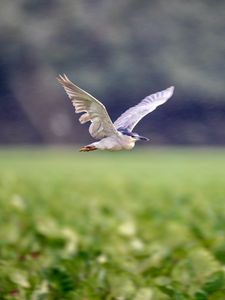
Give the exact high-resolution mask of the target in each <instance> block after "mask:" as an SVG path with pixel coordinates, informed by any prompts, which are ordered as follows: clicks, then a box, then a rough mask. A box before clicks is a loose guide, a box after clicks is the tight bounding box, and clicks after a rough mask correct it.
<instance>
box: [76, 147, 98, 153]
mask: <svg viewBox="0 0 225 300" xmlns="http://www.w3.org/2000/svg"><path fill="white" fill-rule="evenodd" d="M94 150H97V148H96V147H95V146H84V147H82V148H80V152H89V151H94Z"/></svg>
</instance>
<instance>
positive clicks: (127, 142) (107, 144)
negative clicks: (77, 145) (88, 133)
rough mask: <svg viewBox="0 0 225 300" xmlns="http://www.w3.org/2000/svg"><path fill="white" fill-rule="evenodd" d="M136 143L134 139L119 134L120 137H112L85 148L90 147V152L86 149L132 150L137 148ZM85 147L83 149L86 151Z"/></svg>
mask: <svg viewBox="0 0 225 300" xmlns="http://www.w3.org/2000/svg"><path fill="white" fill-rule="evenodd" d="M135 141H136V140H135V139H134V138H132V137H130V136H127V135H123V134H122V133H119V134H118V135H112V136H110V137H106V138H103V139H102V140H100V141H99V142H94V143H92V144H90V145H88V146H85V147H90V148H89V149H90V150H88V148H87V149H86V150H87V151H92V150H97V149H99V150H109V151H119V150H131V149H132V148H134V146H135ZM85 147H83V151H85ZM92 147H94V148H95V149H94V148H92ZM81 149H82V148H81Z"/></svg>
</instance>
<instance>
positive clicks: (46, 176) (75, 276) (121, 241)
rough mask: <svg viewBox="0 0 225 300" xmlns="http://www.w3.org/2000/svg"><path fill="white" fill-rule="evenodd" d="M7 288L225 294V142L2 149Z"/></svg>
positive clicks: (138, 295)
mask: <svg viewBox="0 0 225 300" xmlns="http://www.w3.org/2000/svg"><path fill="white" fill-rule="evenodd" d="M0 299H31V300H45V299H49V300H53V299H74V300H92V299H93V300H97V299H106V300H128V299H134V300H167V299H171V300H191V299H193V300H206V299H209V300H224V299H225V150H222V149H221V150H219V149H216V150H215V149H196V150H194V149H178V148H171V149H170V148H169V149H157V148H153V149H147V148H146V149H143V150H142V149H140V148H138V147H137V148H136V149H134V150H133V151H131V152H119V153H106V152H99V153H97V152H93V153H79V152H77V149H24V150H23V149H14V150H10V149H2V150H0Z"/></svg>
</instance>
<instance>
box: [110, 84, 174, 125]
mask: <svg viewBox="0 0 225 300" xmlns="http://www.w3.org/2000/svg"><path fill="white" fill-rule="evenodd" d="M173 91H174V87H173V86H171V87H169V88H168V89H166V90H163V91H161V92H158V93H155V94H152V95H149V96H147V97H146V98H144V99H143V100H142V101H141V102H140V103H138V104H137V105H135V106H133V107H131V108H129V109H128V110H126V111H125V112H124V113H123V114H122V115H121V116H120V117H119V118H118V119H117V120H116V121H115V122H114V126H115V127H116V128H117V129H118V128H126V129H128V130H130V131H132V130H133V128H134V127H135V126H136V125H137V123H138V122H139V121H140V120H141V119H142V118H143V117H144V116H146V115H147V114H149V113H150V112H152V111H153V110H155V109H156V107H157V106H159V105H162V104H163V103H165V102H166V101H167V100H168V99H169V98H170V97H171V96H172V95H173Z"/></svg>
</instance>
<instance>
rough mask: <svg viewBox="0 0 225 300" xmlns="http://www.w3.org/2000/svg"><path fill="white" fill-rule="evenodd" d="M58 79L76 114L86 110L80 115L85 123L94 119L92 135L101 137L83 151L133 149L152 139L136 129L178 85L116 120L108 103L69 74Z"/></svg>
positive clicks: (146, 99)
mask: <svg viewBox="0 0 225 300" xmlns="http://www.w3.org/2000/svg"><path fill="white" fill-rule="evenodd" d="M58 81H59V82H60V83H61V85H62V86H63V88H64V89H65V91H66V93H67V95H68V96H69V98H70V100H71V101H72V104H73V106H74V107H75V112H76V113H83V114H82V115H81V117H80V118H79V121H80V123H81V124H84V123H86V122H88V121H90V122H91V125H90V127H89V133H90V135H91V136H92V137H93V138H95V139H97V140H100V141H98V142H95V143H92V144H89V145H87V146H84V147H82V148H81V149H80V151H93V150H97V149H99V150H113V151H119V150H130V149H132V148H133V147H134V145H135V142H136V141H139V140H141V141H148V138H146V137H143V136H140V135H139V134H137V133H134V132H132V130H133V128H134V127H135V126H136V125H137V123H138V122H139V121H140V120H141V119H142V118H143V117H144V116H146V115H147V114H149V113H150V112H152V111H153V110H155V109H156V107H157V106H159V105H161V104H163V103H165V102H166V101H167V100H168V99H169V98H170V97H171V96H172V95H173V91H174V87H173V86H171V87H169V88H167V89H166V90H163V91H161V92H158V93H155V94H152V95H149V96H147V97H146V98H144V99H143V100H142V101H141V102H140V103H139V104H137V105H135V106H134V107H131V108H129V109H128V110H126V111H125V112H124V113H123V114H122V115H121V116H120V117H119V118H118V119H117V120H116V121H115V122H114V123H113V122H112V120H111V119H110V117H109V115H108V113H107V110H106V108H105V106H104V105H103V104H102V103H101V102H100V101H98V100H97V99H95V98H94V97H93V96H91V95H90V94H88V93H87V92H85V91H84V90H82V89H81V88H79V87H78V86H76V85H75V84H73V83H72V82H71V81H70V80H69V79H68V77H67V76H66V75H65V74H64V76H61V75H59V78H58Z"/></svg>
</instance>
